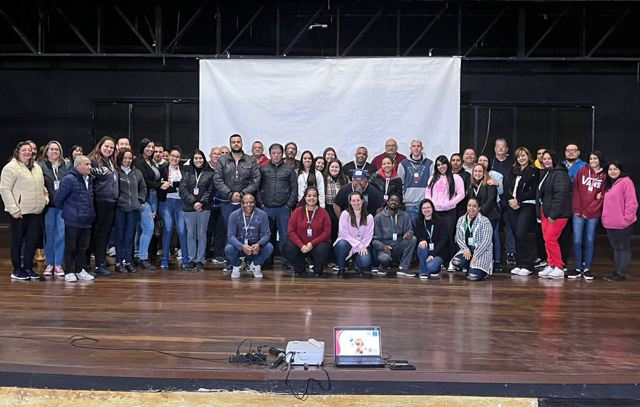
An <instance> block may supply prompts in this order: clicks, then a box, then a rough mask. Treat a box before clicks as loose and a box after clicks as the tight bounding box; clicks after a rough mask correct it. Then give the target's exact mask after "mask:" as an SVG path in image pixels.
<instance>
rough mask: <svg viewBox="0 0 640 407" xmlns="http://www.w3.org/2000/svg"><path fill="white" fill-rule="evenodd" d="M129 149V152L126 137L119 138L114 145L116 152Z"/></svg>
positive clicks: (129, 144)
mask: <svg viewBox="0 0 640 407" xmlns="http://www.w3.org/2000/svg"><path fill="white" fill-rule="evenodd" d="M125 148H127V149H129V150H131V143H130V142H129V139H128V138H126V137H120V138H119V139H118V143H117V144H116V151H121V150H122V149H125Z"/></svg>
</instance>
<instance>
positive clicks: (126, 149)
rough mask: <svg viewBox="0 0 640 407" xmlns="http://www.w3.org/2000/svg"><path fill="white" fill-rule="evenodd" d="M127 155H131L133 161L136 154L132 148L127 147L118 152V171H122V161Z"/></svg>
mask: <svg viewBox="0 0 640 407" xmlns="http://www.w3.org/2000/svg"><path fill="white" fill-rule="evenodd" d="M125 153H131V159H132V160H133V156H134V154H133V151H131V149H130V148H126V147H125V148H122V149H120V151H118V156H117V157H116V164H118V170H120V167H121V166H122V161H123V160H124V155H125Z"/></svg>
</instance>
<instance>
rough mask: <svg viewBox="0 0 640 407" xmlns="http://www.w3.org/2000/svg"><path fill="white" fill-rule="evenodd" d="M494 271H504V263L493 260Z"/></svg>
mask: <svg viewBox="0 0 640 407" xmlns="http://www.w3.org/2000/svg"><path fill="white" fill-rule="evenodd" d="M493 271H494V272H495V273H502V271H503V270H502V265H501V264H500V262H499V261H494V262H493Z"/></svg>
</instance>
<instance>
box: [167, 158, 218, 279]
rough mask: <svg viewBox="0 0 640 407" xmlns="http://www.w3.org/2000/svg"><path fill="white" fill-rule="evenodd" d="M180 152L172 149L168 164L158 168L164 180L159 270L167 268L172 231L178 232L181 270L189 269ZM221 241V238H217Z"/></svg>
mask: <svg viewBox="0 0 640 407" xmlns="http://www.w3.org/2000/svg"><path fill="white" fill-rule="evenodd" d="M181 157H182V152H181V151H180V149H179V148H177V147H173V148H172V149H171V151H170V152H169V164H168V165H165V166H163V167H161V168H160V177H161V179H163V180H165V181H163V182H162V185H160V189H159V190H158V201H159V212H160V218H161V219H162V261H161V262H160V268H161V269H163V270H166V269H168V268H169V254H170V253H171V237H172V236H173V229H174V228H175V230H176V231H177V232H178V240H179V242H180V249H181V251H182V269H183V270H186V269H188V268H189V249H188V243H187V224H186V223H185V220H184V212H183V211H182V207H183V204H182V199H180V193H179V192H178V190H179V189H180V181H182V169H181V168H180V158H181ZM216 237H217V238H218V239H221V238H222V237H221V236H217V235H216Z"/></svg>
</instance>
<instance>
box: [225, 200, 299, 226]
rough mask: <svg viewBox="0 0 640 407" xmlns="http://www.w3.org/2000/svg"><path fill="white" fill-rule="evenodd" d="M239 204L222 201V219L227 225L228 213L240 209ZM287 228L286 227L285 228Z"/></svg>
mask: <svg viewBox="0 0 640 407" xmlns="http://www.w3.org/2000/svg"><path fill="white" fill-rule="evenodd" d="M240 207H241V205H240V204H239V203H237V204H232V203H231V202H224V203H223V204H222V206H221V207H220V211H221V212H222V219H224V224H225V225H227V224H228V223H229V215H231V212H233V211H235V210H237V209H240ZM285 230H287V229H285Z"/></svg>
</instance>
